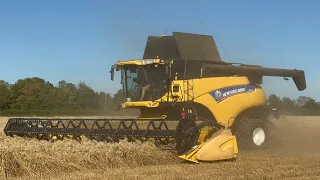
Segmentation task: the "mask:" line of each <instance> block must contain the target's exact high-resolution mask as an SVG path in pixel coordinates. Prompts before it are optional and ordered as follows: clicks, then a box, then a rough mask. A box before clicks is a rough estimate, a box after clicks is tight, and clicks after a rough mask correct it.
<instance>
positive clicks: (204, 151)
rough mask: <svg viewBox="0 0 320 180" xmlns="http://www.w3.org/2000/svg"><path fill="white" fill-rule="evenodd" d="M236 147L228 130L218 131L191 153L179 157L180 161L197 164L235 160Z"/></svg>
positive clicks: (234, 139)
mask: <svg viewBox="0 0 320 180" xmlns="http://www.w3.org/2000/svg"><path fill="white" fill-rule="evenodd" d="M237 155H238V146H237V140H236V137H235V136H232V133H231V131H230V129H223V130H219V131H218V132H216V133H215V134H213V135H212V136H211V137H210V138H209V139H208V140H206V141H205V142H202V143H201V144H200V145H197V146H195V147H194V148H193V149H192V150H191V151H189V152H187V153H186V154H184V155H181V156H179V157H180V158H181V159H185V160H187V161H191V162H195V163H198V161H217V160H227V159H233V158H236V157H237Z"/></svg>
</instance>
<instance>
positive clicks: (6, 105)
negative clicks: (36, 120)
mask: <svg viewBox="0 0 320 180" xmlns="http://www.w3.org/2000/svg"><path fill="white" fill-rule="evenodd" d="M11 100H12V93H11V90H10V85H9V83H8V82H6V81H3V80H0V110H7V109H10V107H11Z"/></svg>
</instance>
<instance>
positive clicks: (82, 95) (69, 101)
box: [0, 77, 125, 114]
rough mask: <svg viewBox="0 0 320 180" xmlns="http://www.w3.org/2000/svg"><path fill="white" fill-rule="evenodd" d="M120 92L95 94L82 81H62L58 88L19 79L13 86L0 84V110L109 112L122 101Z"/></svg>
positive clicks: (38, 80)
mask: <svg viewBox="0 0 320 180" xmlns="http://www.w3.org/2000/svg"><path fill="white" fill-rule="evenodd" d="M124 100H125V98H124V96H123V93H122V90H119V91H118V92H117V93H115V94H114V95H111V94H110V93H105V92H95V91H94V90H93V89H92V88H91V87H90V86H88V85H87V84H86V83H84V82H80V83H78V84H73V83H69V82H66V81H65V80H61V81H59V82H58V84H57V85H53V84H52V83H50V82H48V81H45V80H44V79H42V78H38V77H33V78H25V79H19V80H18V81H17V82H15V83H14V84H9V83H8V82H6V81H4V80H1V81H0V110H1V112H2V114H4V113H8V112H14V113H18V112H41V111H42V112H48V111H53V110H54V111H55V112H56V113H58V112H64V113H69V114H72V113H74V112H84V113H85V112H95V113H96V112H108V111H112V110H115V109H116V105H119V104H120V103H121V102H124Z"/></svg>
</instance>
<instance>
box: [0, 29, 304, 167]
mask: <svg viewBox="0 0 320 180" xmlns="http://www.w3.org/2000/svg"><path fill="white" fill-rule="evenodd" d="M115 71H120V74H121V84H122V87H123V91H124V95H125V97H126V102H124V103H123V104H122V108H138V109H140V111H141V114H140V116H139V117H136V118H127V119H124V118H119V119H40V118H11V119H9V121H8V123H7V125H6V127H5V129H4V131H5V134H6V135H8V136H15V135H16V136H24V137H32V138H37V139H45V140H51V139H64V138H70V137H71V138H75V139H81V137H83V136H85V137H87V138H89V139H93V140H97V141H106V142H117V141H118V140H119V139H124V138H126V139H129V140H136V139H139V140H142V141H147V140H153V141H154V142H155V143H156V144H158V145H171V146H173V147H174V148H175V150H176V151H177V153H178V155H179V157H180V158H182V159H185V160H188V161H192V162H198V161H214V160H223V159H233V158H235V157H236V156H237V154H238V146H239V149H245V148H249V149H253V148H263V147H264V146H265V144H266V143H267V140H268V127H269V125H270V123H271V122H270V121H268V113H269V112H268V109H267V108H266V107H265V105H266V96H265V93H264V91H263V89H262V88H261V86H260V84H262V78H263V76H279V77H285V78H287V77H291V78H292V79H293V81H294V82H295V85H296V87H297V89H298V90H300V91H302V90H304V89H305V88H306V81H305V76H304V72H303V71H302V70H288V69H275V68H265V67H261V66H256V65H245V64H236V63H227V62H223V61H221V58H220V56H219V53H218V50H217V48H216V45H215V42H214V40H213V37H212V36H206V35H196V34H188V33H177V32H176V33H173V36H160V37H157V36H150V37H149V38H148V41H147V45H146V48H145V52H144V56H143V59H139V60H129V61H121V62H120V61H118V62H117V63H116V64H114V65H113V66H112V67H111V71H110V73H111V80H113V79H114V72H115Z"/></svg>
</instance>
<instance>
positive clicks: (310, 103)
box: [303, 99, 320, 111]
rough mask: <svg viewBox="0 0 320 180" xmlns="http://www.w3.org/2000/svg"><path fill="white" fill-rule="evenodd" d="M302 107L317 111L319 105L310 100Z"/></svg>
mask: <svg viewBox="0 0 320 180" xmlns="http://www.w3.org/2000/svg"><path fill="white" fill-rule="evenodd" d="M303 107H305V108H308V109H310V110H314V111H315V110H319V109H320V107H319V104H318V103H317V102H316V101H315V100H314V99H310V100H309V101H308V102H306V103H305V104H304V105H303Z"/></svg>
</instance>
